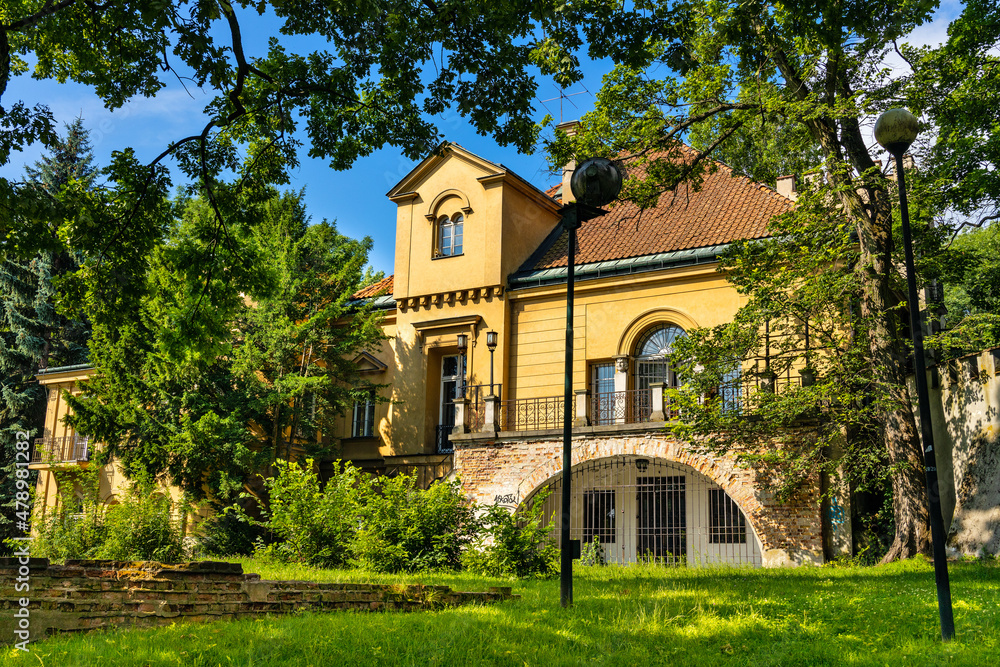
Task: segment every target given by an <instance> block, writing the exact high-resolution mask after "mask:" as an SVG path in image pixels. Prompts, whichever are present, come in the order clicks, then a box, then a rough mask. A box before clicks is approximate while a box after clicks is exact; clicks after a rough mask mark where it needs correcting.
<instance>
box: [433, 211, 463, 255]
mask: <svg viewBox="0 0 1000 667" xmlns="http://www.w3.org/2000/svg"><path fill="white" fill-rule="evenodd" d="M446 231H447V232H448V242H447V243H445V238H444V235H445V232H446ZM435 236H436V238H435V245H436V247H435V251H434V255H435V256H436V257H456V256H458V255H461V254H463V248H464V243H465V216H464V215H462V214H461V213H456V214H455V215H453V216H451V217H450V218H449V217H448V216H446V215H444V216H441V217H440V218H438V222H437V230H436V231H435ZM456 238H457V239H459V241H458V243H456V242H455V239H456Z"/></svg>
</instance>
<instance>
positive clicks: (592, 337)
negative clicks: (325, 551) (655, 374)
mask: <svg viewBox="0 0 1000 667" xmlns="http://www.w3.org/2000/svg"><path fill="white" fill-rule="evenodd" d="M388 196H389V197H390V199H392V200H393V201H395V202H396V203H397V206H398V209H397V219H396V220H397V233H396V253H395V258H396V259H395V269H396V273H395V277H394V281H395V285H394V297H395V300H396V303H397V306H398V310H396V311H393V315H394V318H392V319H391V324H389V325H388V326H387V327H386V333H387V334H388V335H389V336H390V337H391V338H392V340H391V341H389V342H388V343H387V344H386V345H384V346H383V348H382V350H381V351H380V354H382V355H384V356H383V357H381V359H382V361H383V362H384V363H386V364H387V365H388V366H389V367H390V370H389V371H387V372H386V373H385V374H384V380H381V379H380V380H379V381H384V382H385V383H388V384H391V385H392V386H391V389H390V390H388V391H387V392H386V394H385V395H386V396H391V401H392V402H391V404H384V405H382V406H380V408H379V411H378V422H379V429H378V430H379V434H380V438H379V440H378V441H368V442H364V441H352V440H350V439H349V438H348V439H346V440H344V441H342V443H343V444H342V447H343V455H344V457H345V458H351V459H356V460H365V459H372V458H376V457H379V456H381V457H407V456H410V457H412V456H429V455H432V454H433V453H434V444H435V427H436V426H437V424H438V422H439V412H440V404H441V403H440V376H441V359H442V357H443V356H445V355H448V354H456V353H457V351H458V349H457V336H458V334H459V333H467V334H469V335H470V347H469V351H468V357H467V365H468V371H469V378H468V382H469V384H471V385H478V384H488V383H489V373H490V355H489V352H488V350H487V348H486V332H487V331H489V330H494V331H497V332H498V333H499V341H498V346H497V349H496V352H495V365H494V379H495V382H496V383H497V384H500V385H502V386H503V396H502V398H504V399H507V400H509V399H526V398H540V397H550V396H560V395H561V394H562V391H563V363H564V360H563V354H564V349H563V348H564V341H565V326H566V325H565V317H566V315H565V313H566V311H565V308H566V306H565V295H566V287H565V285H564V284H562V285H553V286H548V287H537V288H531V289H523V290H517V291H514V292H508V291H506V285H507V280H508V276H509V275H510V274H512V273H514V272H515V271H516V270H517V269H518V268H519V267H520V266H522V265H523V263H524V262H525V261H526V260H527V259H528V258H529V257H530V256H531V255H532V253H534V252H535V251H536V250H537V249H538V247H539V246H540V245H541V244H542V243H543V241H544V240H545V238H546V237H547V236H548V235H549V234H550V233H551V232H552V231H553V230H554V229H555V227H556V226H557V225H558V223H559V214H558V205H557V204H556V203H555V202H553V201H552V200H550V199H548V198H547V197H545V196H544V195H543V194H542V193H540V192H539V191H538V190H537V189H534V188H533V187H531V186H530V185H528V184H527V183H525V182H524V181H522V180H521V179H520V178H518V177H517V176H515V175H514V174H512V173H510V172H506V171H505V170H503V168H502V167H499V166H497V165H494V164H491V163H489V162H487V161H485V160H482V159H481V158H478V157H477V156H474V155H471V154H468V153H466V152H465V151H463V150H461V149H457V148H456V149H453V150H452V151H450V152H448V153H446V154H445V155H443V156H435V157H431V158H428V159H427V160H425V161H424V162H423V163H421V165H419V166H418V167H417V168H416V169H414V171H413V172H411V173H410V174H409V175H408V176H407V177H406V178H404V179H403V181H401V182H400V184H399V185H397V186H396V187H395V188H393V190H392V191H390V192H389V195H388ZM457 212H462V213H463V215H464V218H465V221H464V244H463V254H462V255H461V256H457V257H439V258H434V256H433V251H434V247H435V245H434V244H435V230H436V225H435V221H436V220H438V219H440V217H441V216H444V215H447V216H453V215H454V214H455V213H457ZM715 266H716V265H715V264H703V265H698V266H693V267H684V268H676V269H667V270H662V271H655V272H649V273H642V274H637V275H632V276H618V277H612V278H602V279H598V280H584V281H579V282H577V294H576V311H575V318H574V328H575V332H574V334H575V343H574V350H575V352H574V357H575V359H574V382H573V384H574V388H575V389H584V388H587V383H588V368H589V365H590V363H592V362H594V361H611V360H612V359H613V358H614V357H615V356H617V355H622V354H626V355H631V354H632V353H633V352H634V345H635V343H636V340H637V338H638V337H639V336H640V335H641V334H642V332H643V331H644V330H648V328H650V327H651V326H653V325H655V324H665V323H672V324H677V325H680V326H681V327H683V328H685V329H690V328H692V327H694V326H714V325H717V324H721V323H723V322H727V321H730V320H731V319H732V316H733V314H734V313H735V312H736V310H737V308H738V307H739V305H740V297H739V295H738V294H737V293H736V291H735V290H733V289H732V288H731V287H730V286H729V285H728V284H727V283H726V281H725V279H724V277H723V276H722V275H721V274H719V273H717V272H716V271H715ZM349 421H350V420H349V419H347V420H345V424H344V425H343V428H341V429H340V434H341V437H346V436H349V434H350V428H351V426H350V423H349Z"/></svg>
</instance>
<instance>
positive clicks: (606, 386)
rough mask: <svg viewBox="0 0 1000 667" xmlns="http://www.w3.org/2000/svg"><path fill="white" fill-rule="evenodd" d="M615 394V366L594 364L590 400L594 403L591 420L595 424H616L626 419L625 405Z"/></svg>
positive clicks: (621, 398)
mask: <svg viewBox="0 0 1000 667" xmlns="http://www.w3.org/2000/svg"><path fill="white" fill-rule="evenodd" d="M623 398H624V397H622V396H619V395H617V394H615V365H614V364H609V363H599V364H594V365H592V366H591V367H590V400H591V401H592V403H593V408H592V410H591V419H593V421H594V423H595V424H614V423H615V421H616V420H618V419H619V418H624V416H625V411H624V406H625V403H624V401H623Z"/></svg>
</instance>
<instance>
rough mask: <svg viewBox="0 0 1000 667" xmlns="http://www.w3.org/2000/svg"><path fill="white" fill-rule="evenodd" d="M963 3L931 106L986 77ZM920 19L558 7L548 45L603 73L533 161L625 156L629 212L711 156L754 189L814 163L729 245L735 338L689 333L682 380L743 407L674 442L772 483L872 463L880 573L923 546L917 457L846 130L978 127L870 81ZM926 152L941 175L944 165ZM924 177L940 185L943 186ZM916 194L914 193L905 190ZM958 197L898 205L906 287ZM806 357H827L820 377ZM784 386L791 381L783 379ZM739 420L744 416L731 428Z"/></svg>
mask: <svg viewBox="0 0 1000 667" xmlns="http://www.w3.org/2000/svg"><path fill="white" fill-rule="evenodd" d="M982 4H984V3H970V5H969V7H968V8H967V13H966V15H965V16H964V17H963V19H962V21H960V22H959V23H960V24H964V27H963V28H958V29H956V35H958V34H959V33H961V34H962V35H964V37H959V38H958V40H959V41H960V40H962V39H964V40H966V41H967V43H966V44H965V45H964V46H958V42H956V45H955V47H954V49H956V50H958V51H962V53H965V54H978V55H975V56H973V57H970V58H967V59H965V60H962V61H958V62H957V63H955V64H956V67H957V69H956V70H955V71H954V72H953V73H951V74H948V75H946V76H939V77H938V78H933V79H932V85H934V86H936V88H935V90H936V91H937V93H935V95H933V96H930V99H935V100H937V99H941V100H944V99H954V97H953V96H952V97H949V95H950V93H948V86H949V85H950V86H951V87H952V88H953V89H956V90H957V89H958V88H961V87H962V86H964V85H965V84H963V83H961V82H963V81H965V80H966V79H968V78H970V77H971V78H973V79H974V80H986V81H989V79H990V78H991V77H992V76H993V75H992V74H986V73H985V72H983V71H982V69H983V67H986V66H987V65H989V63H988V62H987V61H988V58H987V56H988V51H989V46H988V45H990V44H995V38H986V39H981V37H982V36H981V34H980V33H978V32H976V31H975V30H974V29H973V22H974V21H975V20H976V19H975V14H974V12H975V11H977V10H976V8H975V7H973V5H982ZM936 6H937V3H936V2H934V1H928V0H912V1H909V2H881V1H876V2H872V1H871V0H847V1H838V2H811V1H810V2H799V1H798V0H791V1H785V2H773V1H770V0H751V1H750V2H742V1H741V2H729V1H723V2H717V1H714V0H713V1H703V0H683V1H678V2H656V1H650V2H637V3H635V4H634V5H629V6H624V7H623V6H621V5H619V4H618V3H613V2H606V1H604V0H582V1H580V2H570V3H567V5H566V9H565V15H566V16H567V17H571V20H570V22H569V23H570V24H572V25H573V26H576V27H575V28H574V29H572V30H571V31H570V36H569V37H568V38H567V39H566V40H565V43H566V44H568V45H570V48H577V47H579V46H580V45H582V44H584V43H586V45H587V49H588V53H589V55H590V56H591V57H609V58H611V59H612V60H613V61H614V62H615V63H616V67H615V69H614V70H613V72H612V73H611V74H609V75H608V76H607V77H606V78H605V81H604V85H603V87H602V89H601V91H600V92H599V93H598V95H597V105H596V108H595V110H594V111H593V112H591V113H589V114H587V115H585V116H584V118H583V119H582V123H581V127H580V128H579V131H578V132H577V134H576V136H574V137H568V136H566V135H564V134H562V133H558V132H557V135H556V140H555V141H554V142H552V143H551V144H550V145H549V152H550V154H551V159H552V161H553V163H554V164H561V163H564V162H565V161H566V160H568V159H569V158H571V157H587V156H591V155H613V156H618V157H621V158H624V159H626V162H627V164H628V165H629V167H630V170H629V178H628V179H627V181H626V184H625V187H624V189H623V196H624V197H625V198H628V199H632V200H634V201H636V202H637V203H639V204H640V205H641V206H652V205H654V204H655V202H656V201H657V200H658V198H659V197H660V196H661V195H662V194H663V193H665V192H670V191H671V190H672V189H673V188H675V187H676V185H677V184H678V183H680V182H682V181H693V182H694V183H695V185H696V186H697V184H698V183H699V182H700V179H701V178H702V177H703V176H704V174H705V173H707V171H709V170H712V169H714V168H715V166H714V162H713V160H714V159H722V160H725V161H727V162H730V163H731V164H733V165H735V166H737V168H738V169H739V170H742V171H744V172H747V173H749V174H751V175H753V176H754V177H756V178H762V179H765V180H768V181H771V180H772V179H773V178H774V176H776V175H778V174H780V173H781V172H783V171H786V170H789V171H799V170H801V169H803V168H805V167H810V166H815V165H818V164H820V163H822V166H823V168H824V172H823V175H822V176H819V177H817V178H816V179H815V180H814V181H813V184H812V189H813V190H814V191H810V190H811V188H809V187H801V188H800V189H801V190H803V191H806V192H807V194H806V195H805V196H804V197H801V198H800V199H799V204H798V207H797V210H796V211H795V212H794V213H793V214H791V215H790V216H789V217H787V218H783V219H782V220H779V221H776V222H775V223H774V224H773V226H772V233H773V234H774V235H775V236H774V237H773V239H772V240H771V241H768V242H764V243H759V244H753V245H747V244H736V245H734V247H733V248H732V249H731V251H730V254H729V255H728V256H727V257H725V258H723V262H722V264H723V267H724V268H726V269H728V270H730V271H731V274H730V277H731V278H732V280H733V281H734V283H735V284H736V286H737V288H738V289H740V290H741V291H742V292H743V293H745V294H746V295H747V296H748V297H749V303H748V305H747V306H746V307H745V308H744V309H742V310H741V311H740V314H739V315H738V317H737V321H736V323H735V324H733V325H730V326H728V327H721V328H719V329H717V330H714V331H711V332H695V333H694V335H692V336H690V338H689V339H688V344H687V345H686V349H685V350H684V353H685V354H687V355H688V358H689V360H690V361H691V363H690V364H689V367H688V369H687V371H688V373H687V379H688V381H689V382H691V383H692V386H693V387H698V388H699V389H700V391H699V392H698V393H702V392H708V395H709V396H711V395H712V391H711V389H712V387H717V386H719V385H720V384H721V385H723V386H725V385H726V384H727V381H728V384H729V385H734V384H735V385H738V386H735V387H731V389H732V391H739V392H740V393H739V394H738V396H742V398H736V397H735V396H734V395H733V394H731V393H730V394H729V395H728V396H727V395H726V392H724V391H723V392H717V398H716V399H715V400H708V401H706V402H705V403H704V405H702V404H699V403H698V401H688V405H687V407H688V418H687V424H686V425H681V427H680V428H681V429H682V430H683V429H684V428H687V429H688V434H689V436H690V437H691V440H692V442H695V443H700V444H703V445H704V444H705V443H706V442H708V441H707V440H706V437H705V436H707V434H708V433H710V432H712V431H713V430H714V431H716V432H720V433H723V434H725V435H724V436H723V437H720V438H716V439H715V440H714V441H713V442H709V443H708V444H707V445H706V446H710V447H714V450H715V451H716V452H717V453H734V454H736V455H737V456H738V457H741V458H743V459H744V461H745V462H747V463H750V464H753V465H759V466H760V467H761V469H763V470H769V471H771V472H774V471H775V470H777V471H780V474H781V476H782V479H783V480H784V481H785V482H788V483H790V484H791V485H792V486H794V484H795V483H796V481H798V480H803V479H808V478H814V477H815V475H816V473H817V472H820V471H821V470H824V469H826V470H830V469H831V467H835V466H836V465H837V464H836V463H835V462H834V461H833V459H832V458H831V456H832V451H831V447H832V445H833V444H834V443H833V440H834V439H835V435H836V434H837V433H845V434H846V435H847V436H848V437H850V438H853V440H852V443H856V444H858V445H860V446H864V447H866V448H867V449H865V450H864V451H862V450H861V449H857V450H854V451H851V450H848V451H847V452H846V458H842V459H841V460H842V461H843V462H846V463H851V462H852V460H853V462H854V464H855V465H856V466H857V467H856V469H857V470H858V471H859V474H864V471H866V470H867V471H871V470H872V469H873V467H876V466H874V463H875V462H879V466H878V467H882V468H883V469H885V470H887V471H889V473H890V481H891V485H892V495H893V509H894V519H895V535H894V539H893V543H892V547H891V549H890V550H889V553H888V555H887V558H890V559H892V558H897V557H905V556H907V555H911V554H914V553H916V552H917V551H921V550H923V551H926V550H927V549H928V545H929V531H928V529H927V526H928V515H927V512H926V508H925V502H924V484H923V474H922V470H923V468H922V450H921V447H920V444H919V438H918V435H917V431H916V428H915V422H914V419H913V414H912V412H911V408H910V404H911V400H910V396H909V392H908V390H907V387H906V383H905V376H906V369H907V364H906V357H907V353H908V347H907V344H906V335H907V330H908V327H907V324H906V318H905V297H904V296H903V295H904V294H905V291H904V290H903V289H902V277H901V275H900V274H899V272H898V269H897V267H898V266H900V265H901V264H902V263H901V262H900V261H899V256H898V248H897V245H896V243H895V242H894V230H893V228H894V223H895V221H894V211H893V209H894V208H895V206H894V201H895V197H894V188H895V183H894V179H893V178H892V177H891V176H892V175H891V172H889V173H886V170H885V169H884V168H880V167H879V165H878V164H876V162H875V160H874V159H873V157H872V155H871V153H870V151H869V146H868V145H867V137H866V134H865V132H864V131H863V127H864V126H865V125H866V124H868V123H871V122H873V121H874V119H875V117H876V116H877V115H878V114H879V113H880V112H881V111H883V110H885V109H886V108H889V107H891V106H899V105H900V104H901V102H902V103H904V104H907V103H908V104H910V105H911V106H912V107H913V109H914V110H915V111H917V112H920V111H924V110H926V111H927V112H928V115H929V117H930V122H931V123H932V124H935V123H936V124H938V125H939V126H941V127H946V126H947V123H948V122H953V123H957V124H956V125H955V127H966V126H965V125H963V123H965V122H969V123H970V124H971V125H974V126H976V127H977V128H978V129H979V130H980V131H983V130H985V131H986V134H989V133H990V132H993V131H994V130H993V129H992V126H991V125H990V124H989V123H984V122H983V119H985V118H987V115H988V113H987V112H986V110H985V109H982V110H981V111H980V112H973V113H972V115H970V116H961V115H959V116H958V117H956V118H953V119H952V120H950V121H947V120H946V119H944V118H943V116H942V112H943V109H945V106H946V105H944V104H943V102H942V104H941V105H939V106H938V107H933V106H929V105H927V104H924V103H923V101H922V99H918V98H917V97H916V96H912V95H909V96H908V93H909V91H910V88H909V87H908V86H907V85H906V82H905V81H901V80H899V79H893V78H892V76H891V72H890V71H889V70H888V69H887V68H885V67H884V60H885V58H886V56H887V54H889V53H890V52H891V51H894V50H895V49H896V46H897V43H898V42H901V41H902V40H903V39H904V38H905V36H906V35H907V34H909V33H910V32H911V31H912V30H913V29H914V28H915V27H917V26H919V25H921V24H922V23H924V22H925V21H927V20H928V19H929V17H930V15H931V12H932V11H933V10H934V9H935V7H936ZM983 8H984V7H979V9H983ZM574 39H575V40H576V41H575V42H574V41H573V40H574ZM990 39H993V41H992V42H990V41H989V40H990ZM904 53H905V51H904ZM911 53H912V51H911ZM922 55H923V56H925V57H926V58H927V63H928V64H926V65H921V67H920V68H919V70H920V73H921V75H922V76H925V78H926V77H929V76H931V75H930V74H928V72H929V71H930V70H931V69H932V68H933V67H934V59H935V58H938V59H940V58H944V57H946V56H943V55H939V54H936V52H927V53H923V54H922ZM914 62H915V59H914ZM949 82H950V83H949ZM991 94H995V92H993V93H991ZM957 103H958V105H959V106H962V104H961V101H958V102H957ZM685 141H686V142H687V143H688V144H689V146H691V147H693V148H694V150H691V148H689V147H688V146H685V145H684V144H683V143H682V142H685ZM989 146H990V143H989V141H984V142H983V143H982V144H976V143H975V142H973V144H969V145H968V148H970V150H971V151H972V153H973V155H972V156H965V157H964V158H963V159H965V160H966V165H967V166H968V171H967V172H965V173H968V174H971V173H973V172H975V171H976V169H977V168H979V167H982V166H983V165H984V164H987V163H988V160H989V157H988V156H989V150H991V149H990V148H989ZM941 153H942V155H952V156H953V158H954V160H953V163H954V164H957V163H958V162H957V161H958V158H959V156H958V155H953V153H952V152H951V151H949V150H942V151H941ZM983 156H986V161H983ZM976 160H979V161H978V162H975V161H976ZM941 164H942V165H943V166H942V171H941V174H942V175H943V174H948V175H949V176H951V177H954V176H955V175H956V174H957V173H958V172H956V171H955V170H954V169H951V168H950V167H948V166H947V165H946V161H942V162H941ZM976 165H978V167H977V166H976ZM886 166H887V167H888V165H886ZM979 177H980V178H986V176H985V175H983V174H980V175H979ZM801 183H802V182H801V181H800V184H801ZM917 190H918V191H921V192H924V191H927V192H929V191H930V188H929V187H927V185H926V184H921V185H920V186H919V188H917ZM976 192H980V189H979V188H977V187H976V186H974V185H973V186H971V187H970V190H969V191H967V192H966V193H965V195H963V194H962V190H961V188H959V189H956V190H954V191H952V192H949V193H948V195H947V197H946V196H945V195H943V194H941V195H938V197H937V199H930V198H920V197H914V200H915V204H914V206H913V207H912V211H911V212H912V213H913V214H914V215H913V217H914V218H915V220H916V223H917V227H918V228H919V229H920V230H925V233H923V234H921V236H920V239H919V241H920V244H921V248H920V250H922V251H923V252H922V255H923V256H924V262H923V268H924V269H925V271H938V272H939V273H941V274H943V273H945V272H946V270H950V267H949V266H948V264H949V262H950V260H944V259H941V258H940V257H938V259H937V260H935V261H932V257H931V255H932V254H933V253H932V252H929V251H931V250H937V249H938V247H937V242H938V241H939V240H940V239H941V237H942V234H941V232H940V230H938V231H934V232H932V231H929V227H930V225H929V222H930V220H931V218H932V217H933V216H935V215H937V214H939V213H940V211H941V210H943V206H944V204H945V203H946V202H950V203H951V204H952V205H953V206H955V207H956V208H958V209H959V210H962V209H961V206H966V207H969V206H972V205H976V206H979V205H981V204H982V203H983V202H982V201H981V200H979V201H975V202H974V201H973V199H974V198H975V197H974V196H973V193H976ZM963 197H964V198H963ZM817 262H818V263H817ZM807 326H808V327H809V328H810V336H809V338H808V339H807V337H806V327H807ZM806 340H809V341H810V343H811V344H812V345H813V346H815V348H814V349H813V350H811V351H808V348H807V347H806V346H805V343H806ZM772 345H773V347H772V348H771V349H770V350H768V347H770V346H772ZM720 350H722V352H721V353H720ZM820 350H822V351H823V353H822V354H820V353H819V352H820ZM823 354H825V355H829V357H828V358H825V359H823V360H822V361H821V359H822V358H823ZM808 366H812V367H813V368H814V369H815V371H816V372H817V374H818V376H819V378H820V380H821V381H820V382H818V383H816V384H812V385H809V386H798V387H794V386H790V387H788V388H786V390H785V392H784V396H783V397H782V395H781V392H779V391H777V389H778V388H777V387H776V386H775V384H776V383H777V382H778V378H777V377H775V376H777V375H780V374H781V371H786V372H787V373H792V372H793V371H795V373H794V374H795V375H797V371H798V370H800V369H802V368H803V367H808ZM737 370H739V371H740V373H741V374H740V375H739V377H740V380H739V381H738V382H737V381H736V380H735V379H734V378H735V377H736V375H735V371H737ZM788 384H790V385H798V384H799V379H798V377H795V382H794V383H791V382H789V383H788ZM677 399H678V400H683V399H684V397H683V396H678V397H677ZM734 401H735V403H734ZM747 411H751V412H753V413H755V417H756V418H755V419H747V418H745V417H746V416H747ZM734 415H739V418H734ZM804 417H809V418H810V419H811V420H812V422H813V423H814V424H817V427H816V428H815V429H814V432H813V434H812V436H811V437H813V438H814V440H813V441H811V442H804V441H803V440H802V439H801V438H797V439H789V438H787V437H785V436H786V435H787V433H788V427H789V426H790V425H792V424H793V423H796V424H802V423H803V422H804ZM800 433H802V431H800ZM782 443H784V447H782ZM865 443H867V445H866V444H865ZM851 446H853V444H852V445H851ZM848 470H849V469H848ZM778 486H779V487H780V486H781V484H780V483H779V484H778ZM786 490H787V487H786Z"/></svg>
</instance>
